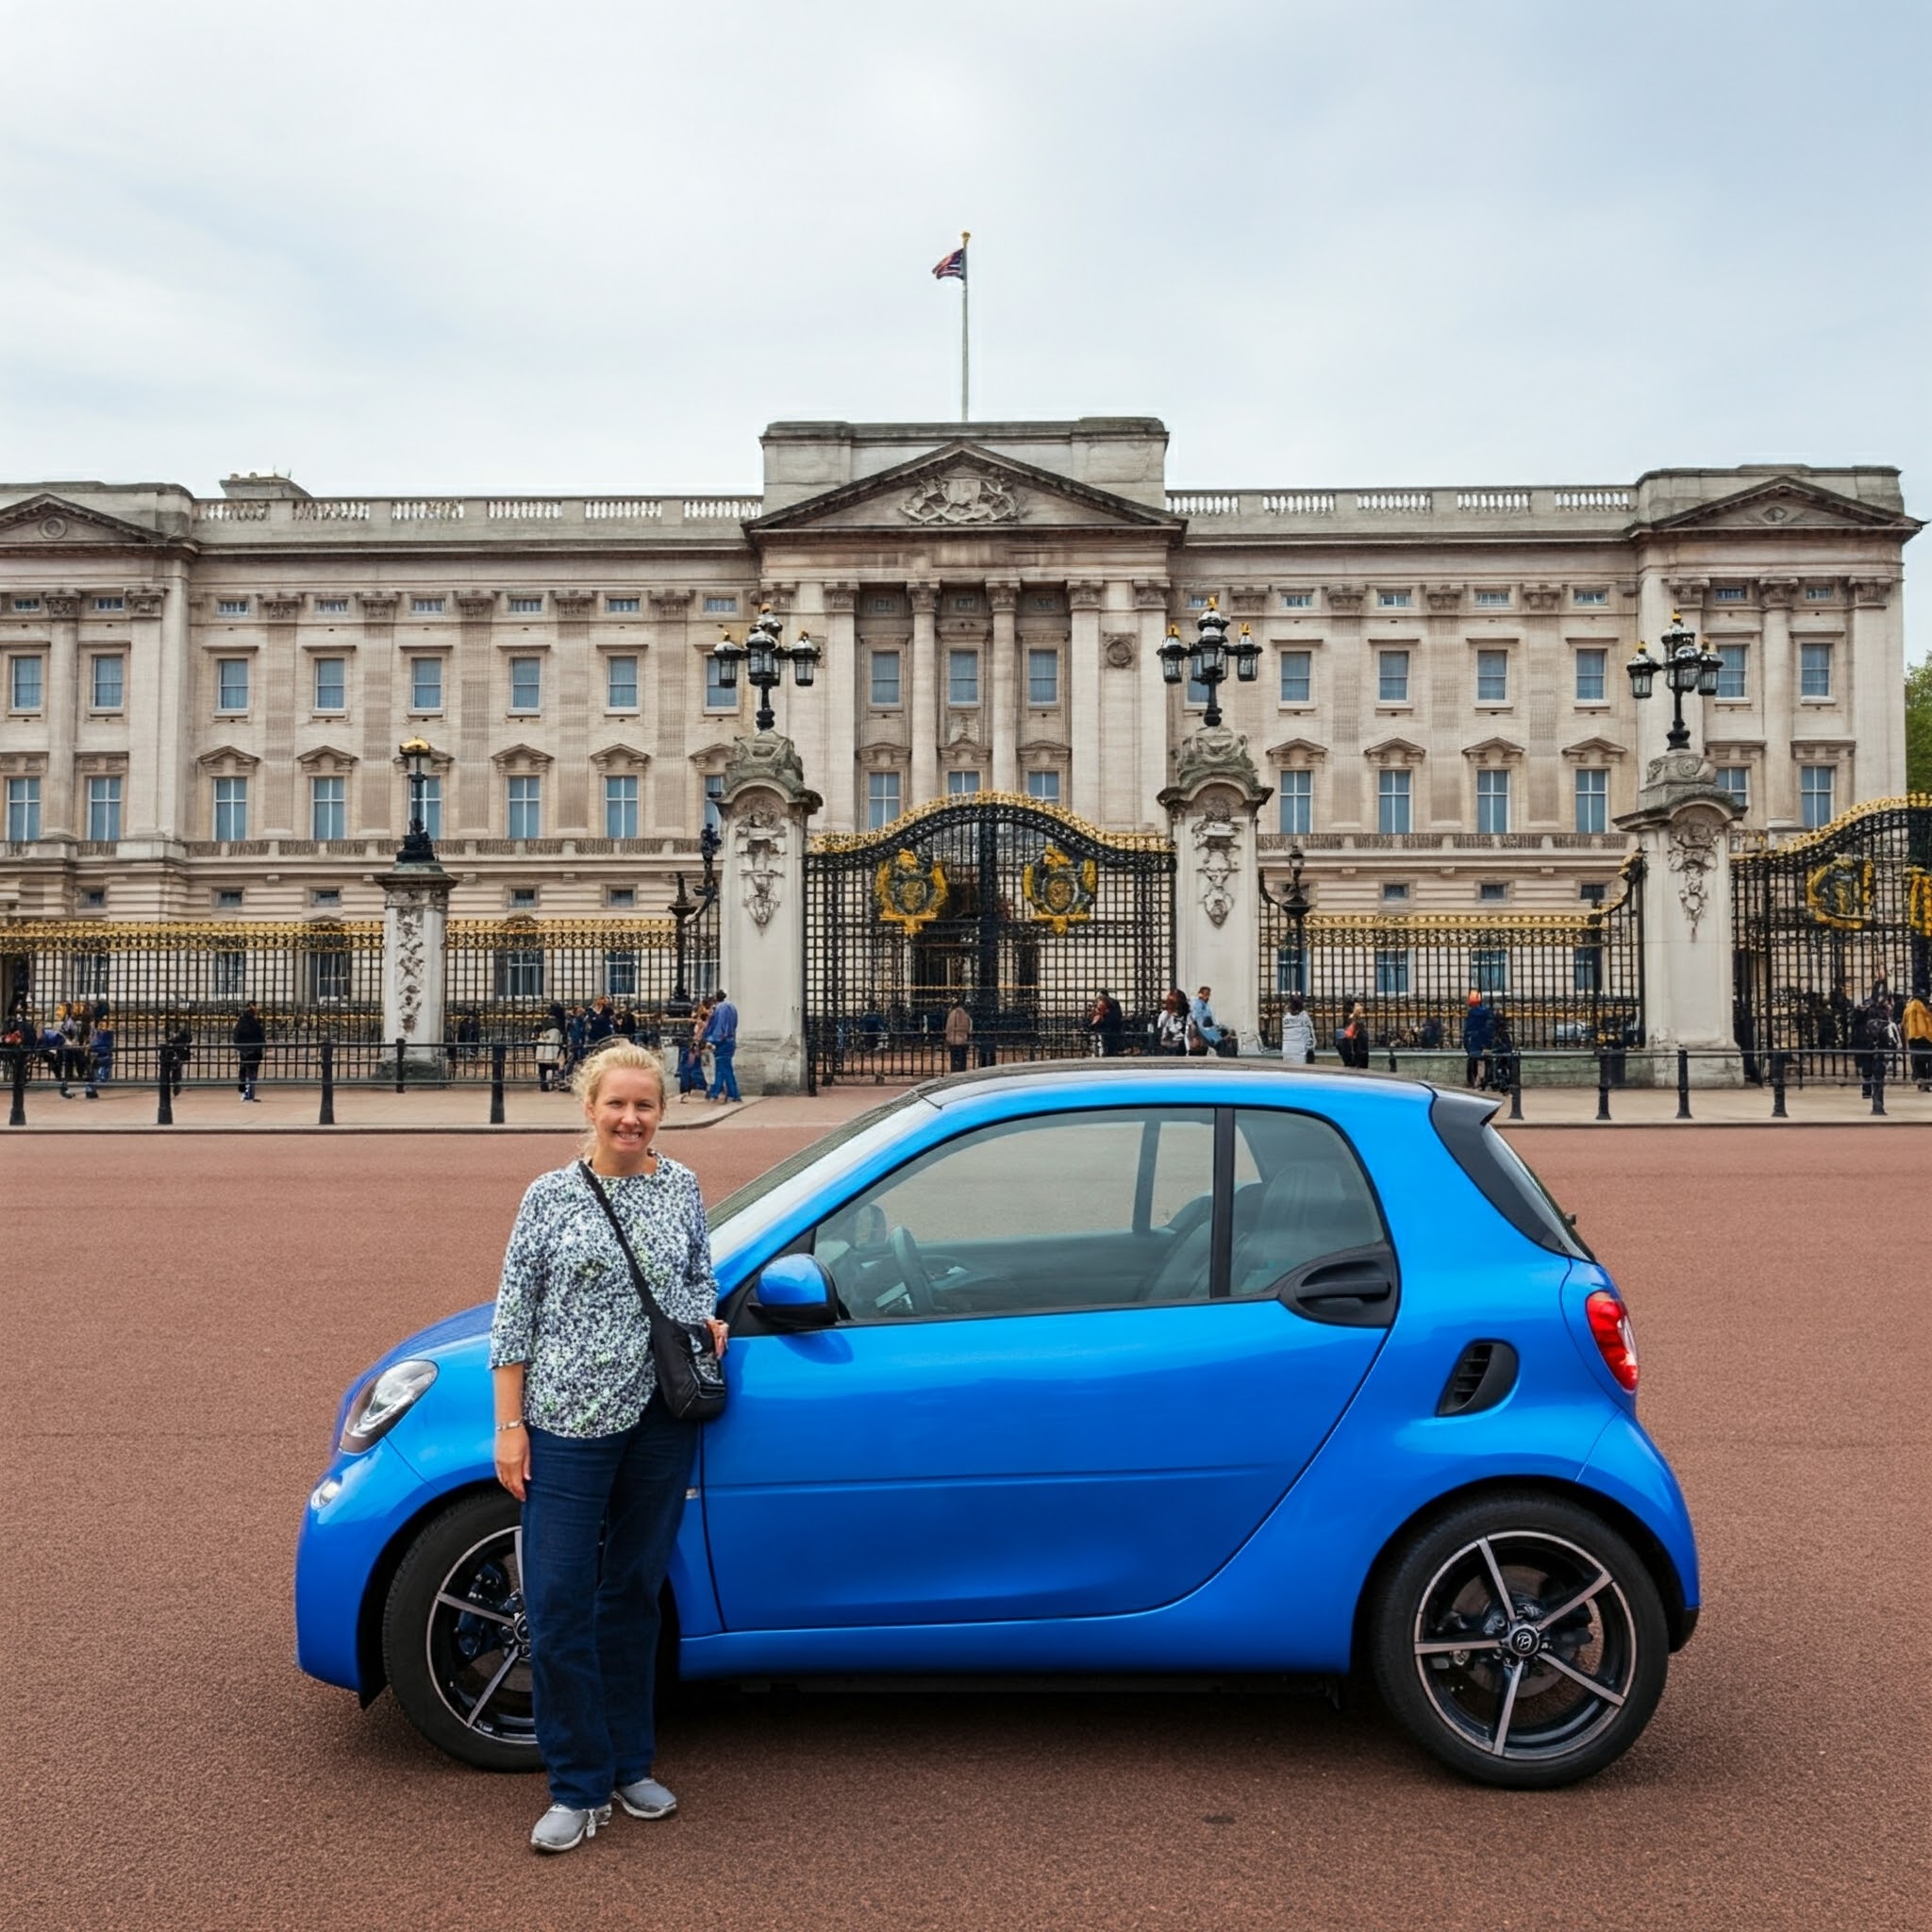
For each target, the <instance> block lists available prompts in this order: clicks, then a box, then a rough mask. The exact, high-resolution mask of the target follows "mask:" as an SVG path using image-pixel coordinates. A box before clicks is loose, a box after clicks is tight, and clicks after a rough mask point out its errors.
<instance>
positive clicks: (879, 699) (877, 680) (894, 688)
mask: <svg viewBox="0 0 1932 1932" xmlns="http://www.w3.org/2000/svg"><path fill="white" fill-rule="evenodd" d="M872 702H873V703H874V705H878V706H882V707H883V706H890V705H896V704H897V703H898V702H899V654H898V652H897V651H874V653H873V654H872Z"/></svg>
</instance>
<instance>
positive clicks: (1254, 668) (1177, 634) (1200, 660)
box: [1160, 597, 1261, 726]
mask: <svg viewBox="0 0 1932 1932" xmlns="http://www.w3.org/2000/svg"><path fill="white" fill-rule="evenodd" d="M1194 627H1195V630H1196V632H1197V635H1196V637H1195V639H1194V641H1193V642H1192V643H1191V644H1184V643H1183V642H1182V641H1181V629H1180V625H1177V624H1171V625H1168V627H1167V641H1166V642H1165V643H1164V644H1162V645H1161V647H1160V675H1161V676H1162V678H1163V679H1164V680H1165V681H1166V682H1167V683H1169V684H1178V683H1180V681H1181V678H1182V675H1183V670H1182V667H1183V666H1185V667H1186V672H1185V675H1186V676H1187V677H1189V678H1190V679H1191V681H1192V682H1193V683H1195V684H1205V685H1206V686H1207V687H1208V712H1207V715H1206V717H1205V718H1204V719H1203V720H1202V723H1203V724H1208V725H1209V726H1212V725H1216V724H1220V723H1221V687H1222V684H1223V682H1224V680H1225V679H1226V677H1227V674H1228V668H1229V666H1230V664H1232V666H1233V669H1234V675H1236V676H1237V677H1238V678H1240V679H1241V682H1242V683H1243V684H1253V683H1254V681H1255V680H1256V678H1257V677H1258V676H1259V675H1261V647H1260V645H1259V644H1257V642H1256V641H1255V640H1254V637H1253V634H1252V633H1251V632H1250V631H1249V629H1248V626H1247V625H1241V631H1240V634H1239V635H1238V636H1237V637H1236V639H1235V641H1234V642H1233V643H1229V642H1228V641H1227V619H1226V618H1224V616H1222V614H1221V608H1220V606H1219V604H1218V602H1217V601H1216V600H1215V599H1214V598H1212V597H1210V598H1208V608H1207V609H1205V610H1204V611H1202V613H1201V615H1200V616H1199V618H1198V619H1196V620H1195V626H1194Z"/></svg>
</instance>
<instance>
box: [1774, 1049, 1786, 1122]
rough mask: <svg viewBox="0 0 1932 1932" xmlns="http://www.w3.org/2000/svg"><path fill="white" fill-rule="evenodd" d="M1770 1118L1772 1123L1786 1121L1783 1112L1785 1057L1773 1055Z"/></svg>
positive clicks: (1780, 1054) (1777, 1054)
mask: <svg viewBox="0 0 1932 1932" xmlns="http://www.w3.org/2000/svg"><path fill="white" fill-rule="evenodd" d="M1771 1117H1772V1119H1773V1120H1774V1121H1781V1120H1788V1119H1789V1118H1790V1116H1789V1115H1788V1114H1787V1113H1786V1112H1785V1057H1784V1055H1783V1054H1782V1053H1774V1054H1773V1055H1772V1057H1771Z"/></svg>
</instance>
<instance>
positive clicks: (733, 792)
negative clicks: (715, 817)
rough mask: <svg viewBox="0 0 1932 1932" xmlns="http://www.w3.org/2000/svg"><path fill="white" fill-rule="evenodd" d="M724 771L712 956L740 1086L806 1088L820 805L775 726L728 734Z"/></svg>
mask: <svg viewBox="0 0 1932 1932" xmlns="http://www.w3.org/2000/svg"><path fill="white" fill-rule="evenodd" d="M823 804H824V800H823V799H822V798H820V796H819V795H818V793H817V792H816V791H812V790H810V788H809V787H808V785H807V784H806V782H805V766H804V764H803V763H802V762H801V760H800V758H799V756H798V747H797V746H796V745H795V744H793V743H792V741H791V740H790V739H789V738H786V737H784V736H783V735H782V734H780V733H778V732H776V731H759V732H757V733H755V734H753V736H751V737H749V738H740V739H735V740H733V741H732V747H731V757H730V758H729V759H728V760H727V761H726V763H725V766H724V793H723V796H722V797H721V798H720V800H719V810H720V811H721V813H722V814H723V815H724V857H723V879H724V884H723V891H722V893H721V895H720V901H719V928H718V955H719V970H720V974H721V975H722V977H723V979H724V990H725V991H727V992H728V993H729V994H730V995H731V1000H732V1004H733V1005H734V1006H735V1007H737V1008H738V1061H737V1073H738V1080H739V1085H740V1086H741V1088H742V1089H743V1090H744V1091H746V1092H749V1093H798V1092H802V1091H804V1089H805V1084H806V1065H805V988H804V964H803V962H804V958H805V836H806V821H807V820H808V818H810V816H811V815H812V813H813V812H815V811H817V810H818V809H819V808H820V807H821V806H822V805H823ZM715 990H716V989H714V988H711V987H706V988H703V989H702V991H705V992H710V991H715ZM692 991H694V992H696V991H700V989H698V988H695V987H694V988H693V989H692Z"/></svg>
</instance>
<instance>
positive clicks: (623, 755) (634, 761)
mask: <svg viewBox="0 0 1932 1932" xmlns="http://www.w3.org/2000/svg"><path fill="white" fill-rule="evenodd" d="M650 762H651V754H650V753H649V752H647V751H640V750H639V749H638V747H637V746H636V745H634V744H626V743H625V741H623V740H622V739H621V738H620V739H615V740H613V741H611V742H610V743H609V744H607V745H606V746H605V747H604V748H603V749H602V750H601V751H593V752H592V753H591V763H592V764H593V765H595V766H596V767H597V769H598V770H599V771H600V772H621V771H625V770H630V771H637V772H641V771H642V770H643V769H644V767H645V766H646V765H648V764H649V763H650Z"/></svg>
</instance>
